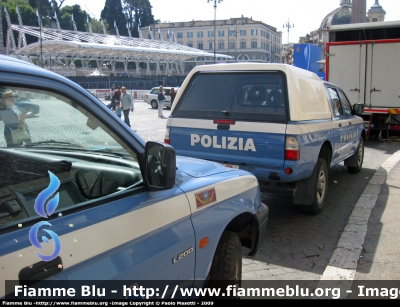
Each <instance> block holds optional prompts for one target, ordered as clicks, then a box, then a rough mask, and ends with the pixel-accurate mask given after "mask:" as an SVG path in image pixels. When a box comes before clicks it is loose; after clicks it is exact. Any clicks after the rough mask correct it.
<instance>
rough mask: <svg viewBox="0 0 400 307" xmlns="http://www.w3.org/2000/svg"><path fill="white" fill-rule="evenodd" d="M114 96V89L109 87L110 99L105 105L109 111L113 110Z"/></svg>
mask: <svg viewBox="0 0 400 307" xmlns="http://www.w3.org/2000/svg"><path fill="white" fill-rule="evenodd" d="M114 94H115V87H114V86H113V87H111V91H110V99H111V103H109V104H108V105H107V108H109V109H110V110H115V99H114Z"/></svg>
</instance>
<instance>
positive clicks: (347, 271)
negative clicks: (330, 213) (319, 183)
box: [320, 150, 400, 281]
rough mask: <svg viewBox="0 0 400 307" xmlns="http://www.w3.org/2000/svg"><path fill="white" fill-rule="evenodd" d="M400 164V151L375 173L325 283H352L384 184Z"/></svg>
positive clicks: (323, 275) (331, 263)
mask: <svg viewBox="0 0 400 307" xmlns="http://www.w3.org/2000/svg"><path fill="white" fill-rule="evenodd" d="M399 161H400V150H398V151H397V152H395V153H394V154H393V155H391V156H390V157H389V158H388V159H387V160H386V161H385V162H384V163H383V164H382V165H381V166H380V167H379V168H378V169H377V170H376V171H375V173H374V175H373V176H372V178H371V179H370V181H369V182H368V185H367V186H366V187H365V189H364V191H363V193H362V194H361V196H360V198H359V199H358V201H357V203H356V205H355V206H354V209H353V211H352V213H351V215H350V217H349V221H348V222H347V225H346V226H345V228H344V230H343V233H342V235H341V236H340V239H339V242H338V244H337V247H336V249H335V251H334V252H333V255H332V257H331V259H330V261H329V264H328V266H327V267H326V268H325V271H324V273H323V274H322V276H321V279H320V280H321V281H322V280H325V281H326V280H331V281H352V280H354V276H355V274H356V268H357V261H358V259H359V256H360V254H361V251H362V246H363V244H364V239H365V236H366V233H367V229H368V220H369V217H370V215H371V211H372V209H373V208H374V207H375V204H376V201H377V199H378V196H379V193H380V191H381V188H382V184H383V183H384V182H385V180H386V178H387V174H388V173H389V172H390V170H391V169H392V168H393V167H394V166H395V165H396V163H397V162H399Z"/></svg>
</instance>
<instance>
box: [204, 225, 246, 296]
mask: <svg viewBox="0 0 400 307" xmlns="http://www.w3.org/2000/svg"><path fill="white" fill-rule="evenodd" d="M241 284H242V245H241V243H240V239H239V236H238V234H237V233H235V232H231V231H225V232H224V233H223V234H222V236H221V239H220V240H219V243H218V246H217V249H216V251H215V254H214V258H213V261H212V264H211V268H210V273H209V275H208V278H207V282H206V287H207V288H221V290H225V288H226V286H228V285H236V286H238V287H240V286H241Z"/></svg>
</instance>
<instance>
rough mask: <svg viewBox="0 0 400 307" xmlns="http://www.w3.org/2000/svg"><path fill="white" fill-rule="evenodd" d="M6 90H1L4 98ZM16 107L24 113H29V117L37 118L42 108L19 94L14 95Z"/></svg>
mask: <svg viewBox="0 0 400 307" xmlns="http://www.w3.org/2000/svg"><path fill="white" fill-rule="evenodd" d="M6 90H7V89H6V88H0V97H3V93H4V92H5V91H6ZM14 105H16V106H17V107H18V109H19V110H20V111H21V112H22V113H27V114H28V116H29V117H32V116H35V115H37V114H39V112H40V106H39V105H38V104H36V103H33V102H31V101H30V100H29V99H26V98H21V97H20V96H19V95H18V94H17V93H14Z"/></svg>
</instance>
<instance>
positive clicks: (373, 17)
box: [368, 0, 386, 22]
mask: <svg viewBox="0 0 400 307" xmlns="http://www.w3.org/2000/svg"><path fill="white" fill-rule="evenodd" d="M385 15H386V11H385V10H384V9H383V8H382V6H380V5H379V0H375V4H374V5H373V6H371V8H370V9H369V11H368V18H369V21H370V22H377V21H385Z"/></svg>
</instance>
